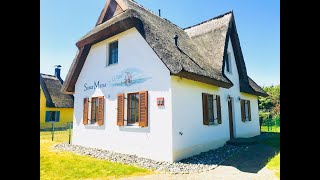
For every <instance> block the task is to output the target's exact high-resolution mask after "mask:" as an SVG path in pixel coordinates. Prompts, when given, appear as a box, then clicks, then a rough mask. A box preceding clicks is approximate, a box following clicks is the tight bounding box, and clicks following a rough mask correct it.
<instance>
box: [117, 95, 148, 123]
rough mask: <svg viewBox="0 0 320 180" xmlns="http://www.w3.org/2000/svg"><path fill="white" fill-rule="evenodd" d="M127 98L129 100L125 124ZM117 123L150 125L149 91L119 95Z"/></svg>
mask: <svg viewBox="0 0 320 180" xmlns="http://www.w3.org/2000/svg"><path fill="white" fill-rule="evenodd" d="M125 100H127V103H126V104H127V106H126V108H127V117H126V120H127V124H125V114H124V109H125ZM117 125H118V126H125V125H129V126H130V125H138V126H140V127H148V91H140V92H137V93H128V94H127V98H125V94H118V95H117Z"/></svg>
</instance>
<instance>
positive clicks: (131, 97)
mask: <svg viewBox="0 0 320 180" xmlns="http://www.w3.org/2000/svg"><path fill="white" fill-rule="evenodd" d="M127 106H128V121H127V123H128V125H134V124H138V123H139V93H129V94H128V105H127Z"/></svg>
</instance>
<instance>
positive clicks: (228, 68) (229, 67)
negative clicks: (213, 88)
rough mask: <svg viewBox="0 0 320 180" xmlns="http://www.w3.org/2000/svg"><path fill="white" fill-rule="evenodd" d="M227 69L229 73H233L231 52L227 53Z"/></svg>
mask: <svg viewBox="0 0 320 180" xmlns="http://www.w3.org/2000/svg"><path fill="white" fill-rule="evenodd" d="M226 68H227V72H228V73H231V54H230V53H229V52H228V53H227V58H226Z"/></svg>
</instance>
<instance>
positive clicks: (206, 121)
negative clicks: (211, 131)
mask: <svg viewBox="0 0 320 180" xmlns="http://www.w3.org/2000/svg"><path fill="white" fill-rule="evenodd" d="M202 112H203V125H209V119H208V95H207V94H205V93H202Z"/></svg>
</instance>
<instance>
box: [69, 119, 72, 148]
mask: <svg viewBox="0 0 320 180" xmlns="http://www.w3.org/2000/svg"><path fill="white" fill-rule="evenodd" d="M71 124H72V123H69V144H70V143H71Z"/></svg>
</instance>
